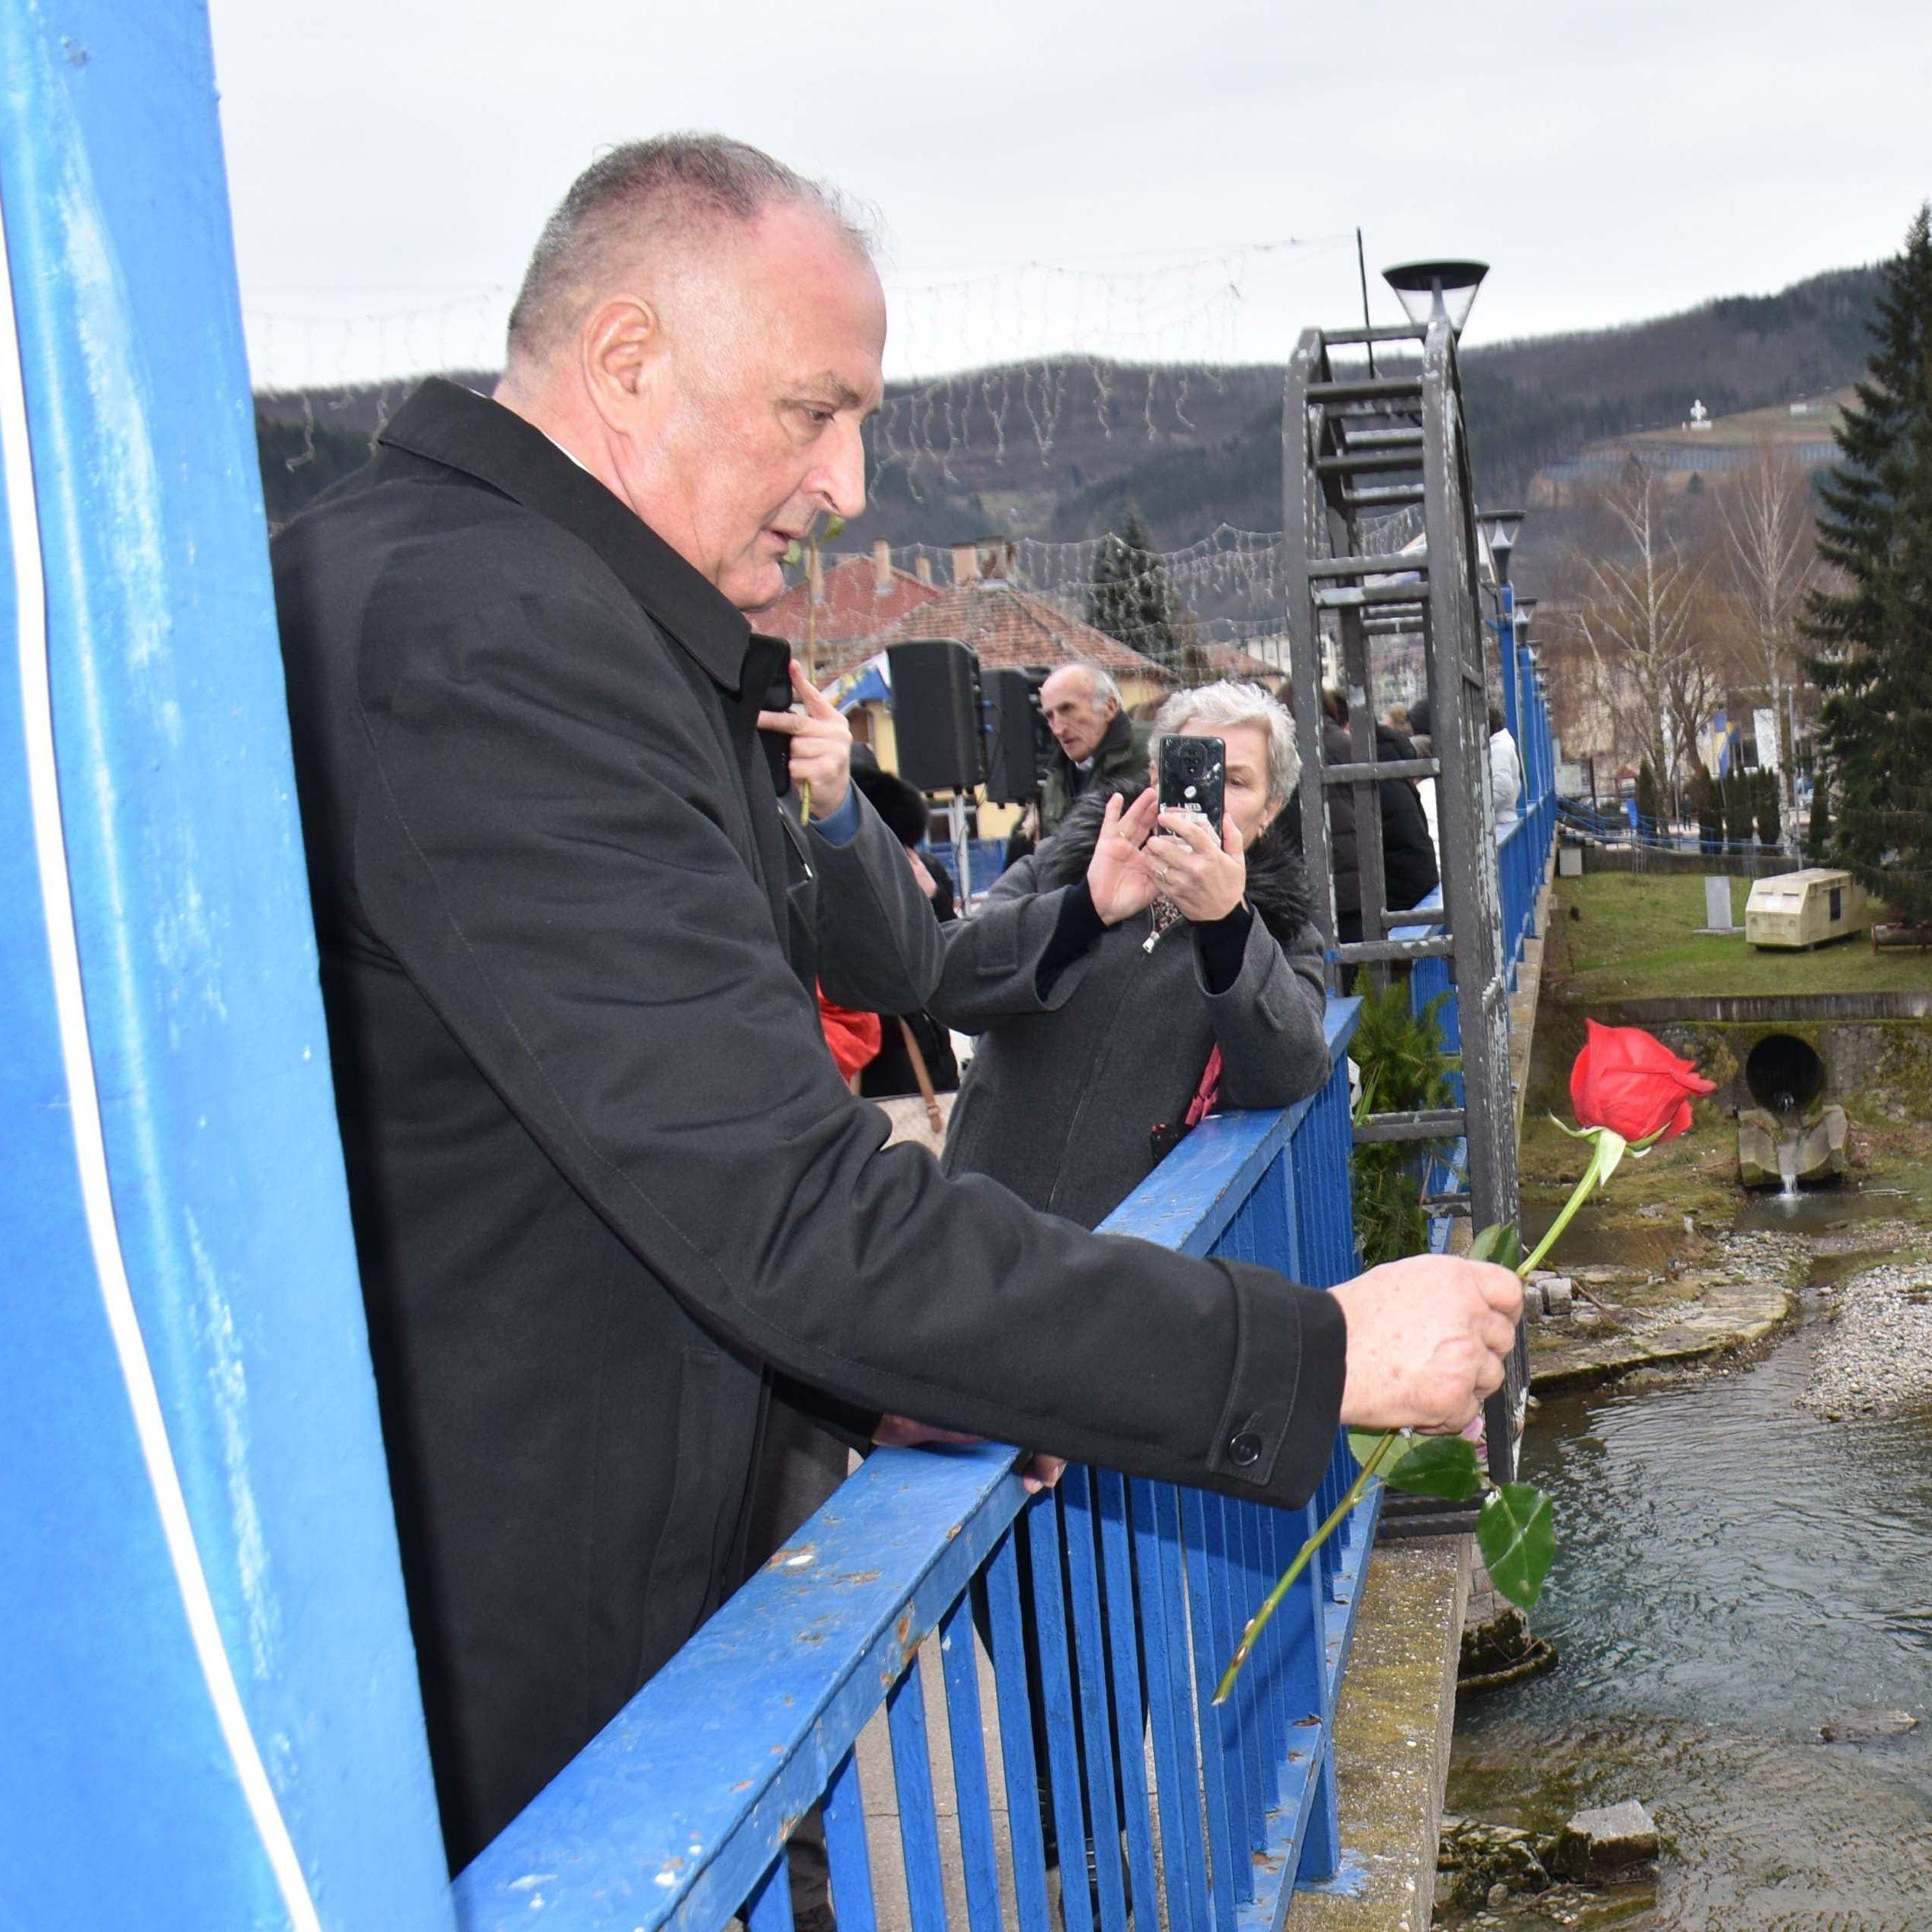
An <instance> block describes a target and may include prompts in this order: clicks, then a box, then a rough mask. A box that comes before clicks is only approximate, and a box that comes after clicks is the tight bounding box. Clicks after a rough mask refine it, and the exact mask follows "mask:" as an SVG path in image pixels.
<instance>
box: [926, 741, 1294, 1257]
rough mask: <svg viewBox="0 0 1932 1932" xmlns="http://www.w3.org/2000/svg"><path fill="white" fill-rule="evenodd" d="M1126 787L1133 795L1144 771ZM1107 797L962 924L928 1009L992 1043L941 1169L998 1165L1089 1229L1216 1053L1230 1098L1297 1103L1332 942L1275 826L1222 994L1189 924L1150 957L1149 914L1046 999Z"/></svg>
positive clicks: (953, 933)
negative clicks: (1326, 946) (1069, 899)
mask: <svg viewBox="0 0 1932 1932" xmlns="http://www.w3.org/2000/svg"><path fill="white" fill-rule="evenodd" d="M1119 789H1120V790H1121V792H1122V793H1123V796H1126V797H1127V798H1130V799H1131V798H1133V796H1136V795H1137V794H1138V793H1140V792H1142V791H1143V790H1144V789H1146V780H1145V779H1144V778H1143V780H1141V781H1140V782H1139V783H1136V784H1132V785H1129V786H1123V787H1120V788H1119ZM1110 795H1111V788H1110V789H1109V790H1108V791H1105V792H1101V793H1090V794H1089V795H1088V796H1086V797H1084V798H1083V799H1081V800H1080V801H1079V802H1078V804H1076V805H1075V807H1074V809H1073V810H1072V811H1071V812H1070V813H1069V814H1068V817H1067V819H1066V822H1065V824H1064V825H1062V827H1061V828H1060V830H1059V831H1058V833H1057V834H1056V835H1055V836H1054V837H1053V838H1051V839H1049V840H1048V841H1047V842H1046V843H1045V844H1044V845H1042V847H1041V848H1039V851H1037V852H1036V853H1035V854H1032V857H1029V858H1026V859H1023V860H1022V861H1020V862H1019V864H1017V865H1016V866H1014V867H1011V868H1010V870H1007V872H1005V873H1004V874H1002V875H1001V877H1000V880H999V881H998V883H997V884H996V885H995V886H994V888H993V890H992V891H991V892H990V893H988V894H987V899H986V903H984V906H981V909H980V910H979V911H978V912H977V913H974V915H973V916H972V917H971V919H966V920H964V921H962V922H961V923H960V924H959V925H956V926H954V927H953V928H951V929H950V931H949V932H948V935H947V943H946V968H945V976H944V977H943V978H942V980H941V981H940V985H939V990H938V993H937V994H935V995H934V996H933V999H932V1010H933V1011H934V1012H935V1013H936V1014H937V1015H938V1016H939V1017H941V1018H942V1019H944V1020H945V1022H946V1023H947V1024H948V1025H949V1026H954V1027H956V1028H958V1029H959V1030H960V1031H961V1032H971V1033H977V1034H979V1035H980V1036H981V1038H980V1040H979V1043H978V1046H977V1050H976V1051H975V1052H974V1055H973V1059H972V1063H971V1065H970V1066H968V1068H967V1070H966V1077H965V1079H964V1082H963V1083H962V1084H961V1088H960V1093H959V1098H958V1101H957V1102H955V1104H954V1107H953V1114H952V1120H951V1124H950V1126H949V1127H948V1132H947V1136H946V1148H945V1169H946V1172H948V1174H957V1173H972V1174H988V1175H992V1176H993V1178H994V1179H995V1180H997V1181H1000V1182H1003V1184H1004V1185H1007V1187H1010V1188H1012V1189H1013V1191H1014V1192H1015V1193H1016V1194H1017V1195H1019V1197H1020V1198H1022V1199H1023V1200H1024V1201H1030V1202H1032V1204H1033V1205H1034V1206H1035V1207H1042V1208H1045V1209H1046V1210H1048V1211H1049V1212H1051V1213H1053V1214H1065V1216H1067V1217H1068V1219H1069V1220H1076V1221H1078V1222H1079V1223H1080V1224H1081V1226H1082V1227H1093V1226H1094V1225H1095V1224H1097V1223H1098V1222H1099V1221H1101V1220H1103V1219H1104V1218H1105V1217H1106V1216H1107V1214H1110V1212H1111V1211H1113V1209H1114V1208H1115V1207H1118V1206H1119V1205H1120V1202H1121V1201H1123V1200H1124V1199H1125V1198H1126V1197H1127V1195H1130V1194H1131V1193H1132V1192H1133V1190H1134V1189H1135V1188H1136V1187H1137V1186H1139V1184H1140V1183H1141V1182H1143V1180H1145V1179H1146V1178H1147V1176H1148V1175H1149V1174H1150V1173H1151V1172H1152V1171H1153V1168H1154V1151H1153V1146H1152V1130H1153V1129H1154V1128H1155V1127H1156V1126H1162V1125H1166V1126H1172V1125H1174V1124H1175V1123H1178V1122H1179V1121H1180V1120H1182V1119H1183V1118H1184V1117H1185V1114H1186V1112H1187V1108H1188V1102H1189V1101H1190V1100H1191V1099H1192V1097H1194V1094H1195V1091H1196V1090H1197V1089H1198V1087H1199V1085H1200V1084H1201V1074H1202V1071H1203V1070H1204V1068H1205V1067H1206V1066H1207V1058H1208V1055H1209V1053H1210V1052H1211V1050H1212V1049H1214V1047H1215V1046H1217V1045H1218V1046H1219V1047H1220V1050H1221V1058H1222V1068H1221V1078H1220V1102H1221V1104H1222V1105H1223V1106H1224V1107H1287V1106H1289V1105H1291V1104H1292V1103H1293V1102H1295V1101H1298V1100H1300V1099H1301V1098H1302V1097H1303V1096H1304V1095H1305V1094H1311V1093H1313V1092H1314V1091H1315V1089H1316V1088H1318V1087H1319V1086H1321V1084H1322V1082H1323V1081H1325V1080H1326V1079H1327V1078H1328V1071H1329V1068H1328V1049H1327V1042H1326V1040H1325V1039H1324V1036H1323V1032H1322V1016H1323V1014H1324V1011H1325V1010H1326V1007H1327V994H1326V992H1325V990H1324V987H1323V984H1322V976H1321V939H1320V938H1319V935H1318V934H1317V933H1316V932H1315V929H1314V927H1313V926H1312V925H1310V924H1309V923H1308V902H1307V894H1306V890H1305V887H1304V884H1303V882H1302V864H1301V859H1300V857H1299V855H1298V853H1297V852H1296V851H1295V849H1294V847H1293V844H1292V842H1291V841H1289V839H1288V838H1286V837H1285V836H1284V835H1282V833H1281V832H1280V831H1278V830H1277V829H1276V828H1270V829H1269V831H1268V832H1266V833H1265V834H1264V835H1263V836H1262V837H1261V838H1259V839H1257V840H1256V841H1255V844H1254V845H1253V848H1251V849H1250V852H1249V854H1248V887H1247V898H1248V902H1249V903H1250V906H1253V909H1254V911H1255V913H1256V917H1255V918H1254V919H1253V920H1252V921H1251V922H1250V924H1249V926H1248V931H1247V938H1246V945H1245V947H1244V948H1243V952H1242V955H1241V963H1240V971H1238V973H1237V974H1236V975H1235V977H1234V980H1233V984H1231V985H1230V986H1229V987H1227V990H1225V991H1224V992H1220V993H1212V994H1211V993H1210V992H1209V991H1208V990H1207V982H1206V981H1205V979H1204V977H1203V974H1202V969H1201V961H1200V958H1199V957H1198V951H1197V946H1198V940H1197V938H1196V936H1195V934H1194V932H1193V929H1192V928H1191V927H1190V926H1189V925H1188V923H1187V922H1186V921H1185V919H1183V920H1180V921H1178V922H1176V923H1175V924H1174V925H1171V926H1169V928H1168V929H1167V930H1166V931H1165V932H1164V933H1162V935H1161V936H1160V938H1159V939H1158V940H1156V942H1155V943H1154V945H1153V947H1152V950H1151V951H1149V950H1148V948H1147V945H1146V942H1147V940H1148V938H1149V935H1150V932H1151V930H1152V922H1151V920H1150V919H1149V916H1148V915H1147V914H1146V913H1143V914H1141V915H1140V916H1139V917H1138V918H1136V919H1127V920H1124V921H1123V922H1121V923H1120V925H1114V926H1109V927H1108V928H1107V929H1105V931H1104V932H1101V934H1100V935H1099V936H1098V937H1097V938H1096V939H1095V940H1094V942H1093V943H1092V945H1091V946H1089V947H1088V949H1087V951H1085V953H1084V954H1083V955H1081V957H1080V958H1078V959H1076V960H1075V961H1074V962H1073V963H1072V964H1071V965H1070V966H1068V967H1067V968H1065V971H1062V972H1061V973H1060V974H1058V977H1055V978H1054V979H1053V980H1052V981H1051V983H1050V984H1049V986H1048V987H1047V989H1046V990H1045V992H1044V993H1042V990H1040V985H1039V968H1040V964H1041V958H1042V954H1043V953H1045V951H1046V949H1047V947H1048V945H1049V942H1050V941H1051V940H1052V937H1053V935H1054V932H1055V929H1056V927H1057V926H1058V923H1059V920H1060V917H1061V911H1062V902H1063V901H1064V900H1065V898H1066V896H1067V895H1068V893H1071V892H1075V891H1078V890H1084V887H1083V886H1082V885H1081V881H1082V880H1084V878H1085V877H1086V873H1087V866H1088V861H1089V860H1090V859H1091V857H1093V852H1094V842H1095V841H1096V839H1097V837H1098V835H1099V831H1100V826H1101V819H1102V816H1103V815H1104V812H1105V811H1106V809H1107V798H1108V796H1110ZM1278 823H1279V822H1278Z"/></svg>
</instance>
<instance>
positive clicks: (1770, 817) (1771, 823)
mask: <svg viewBox="0 0 1932 1932" xmlns="http://www.w3.org/2000/svg"><path fill="white" fill-rule="evenodd" d="M1751 792H1752V797H1753V799H1755V801H1756V803H1757V808H1758V843H1759V844H1760V845H1775V844H1777V843H1778V837H1779V834H1780V832H1781V830H1782V825H1781V820H1780V819H1779V815H1778V775H1777V773H1775V772H1772V771H1766V770H1759V771H1757V772H1755V773H1753V774H1752V780H1751Z"/></svg>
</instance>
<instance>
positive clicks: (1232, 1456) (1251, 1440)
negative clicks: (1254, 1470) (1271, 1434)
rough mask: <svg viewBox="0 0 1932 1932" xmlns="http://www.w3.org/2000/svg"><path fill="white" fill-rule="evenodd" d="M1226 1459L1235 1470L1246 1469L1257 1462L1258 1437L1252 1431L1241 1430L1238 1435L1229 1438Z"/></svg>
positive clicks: (1258, 1451) (1258, 1457)
mask: <svg viewBox="0 0 1932 1932" xmlns="http://www.w3.org/2000/svg"><path fill="white" fill-rule="evenodd" d="M1227 1459H1228V1460H1229V1461H1230V1462H1231V1463H1232V1464H1233V1465H1234V1467H1236V1468H1237V1469H1247V1468H1250V1467H1252V1466H1253V1464H1256V1463H1258V1462H1259V1461H1260V1460H1261V1438H1260V1437H1259V1436H1258V1435H1256V1434H1255V1432H1254V1431H1253V1430H1252V1429H1243V1431H1241V1433H1240V1434H1239V1435H1236V1436H1230V1437H1229V1438H1228V1442H1227Z"/></svg>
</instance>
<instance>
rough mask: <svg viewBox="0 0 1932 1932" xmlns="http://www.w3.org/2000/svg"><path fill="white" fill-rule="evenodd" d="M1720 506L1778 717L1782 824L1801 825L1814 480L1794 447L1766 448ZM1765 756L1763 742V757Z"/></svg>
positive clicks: (1748, 654) (1752, 654) (1748, 646)
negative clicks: (1800, 696) (1797, 748)
mask: <svg viewBox="0 0 1932 1932" xmlns="http://www.w3.org/2000/svg"><path fill="white" fill-rule="evenodd" d="M1717 511H1718V515H1719V517H1720V518H1721V519H1722V520H1723V528H1724V543H1725V548H1726V551H1727V552H1728V553H1729V561H1730V567H1731V576H1732V579H1733V582H1734V584H1735V585H1736V590H1737V595H1738V599H1739V607H1740V608H1739V615H1740V617H1741V618H1742V626H1741V628H1742V644H1743V654H1744V656H1745V658H1746V662H1747V663H1749V666H1750V668H1751V673H1752V676H1753V678H1754V679H1761V680H1762V682H1763V684H1764V686H1765V689H1766V690H1767V691H1768V692H1769V694H1770V696H1771V708H1772V714H1773V715H1774V716H1775V718H1776V719H1777V721H1778V725H1777V730H1778V745H1777V754H1778V794H1779V796H1780V797H1781V799H1782V801H1783V806H1784V809H1783V812H1782V814H1781V818H1782V822H1783V823H1785V825H1794V824H1795V823H1796V822H1797V794H1796V792H1795V790H1794V778H1795V776H1796V774H1795V773H1794V771H1793V770H1792V763H1793V760H1792V750H1793V747H1792V744H1791V715H1790V711H1791V707H1790V702H1789V701H1790V698H1791V693H1792V692H1794V690H1795V689H1796V687H1797V683H1798V681H1799V673H1798V665H1799V653H1800V649H1801V645H1802V643H1803V637H1802V634H1801V630H1800V627H1799V626H1800V621H1801V618H1803V616H1804V598H1805V593H1806V592H1807V591H1808V590H1809V589H1810V588H1811V587H1812V585H1813V584H1814V582H1816V580H1817V549H1816V546H1815V544H1814V536H1813V523H1812V516H1811V492H1810V484H1809V481H1807V478H1806V476H1805V473H1804V468H1803V466H1802V465H1801V464H1800V463H1799V462H1797V459H1796V458H1795V457H1794V456H1793V455H1791V452H1789V451H1788V450H1782V449H1775V448H1774V447H1772V446H1760V448H1759V450H1758V452H1757V453H1756V457H1755V460H1754V461H1753V462H1752V464H1751V465H1750V466H1749V468H1746V470H1744V471H1743V472H1742V473H1741V474H1740V475H1739V478H1738V480H1737V481H1736V482H1734V483H1733V484H1731V485H1729V486H1728V487H1727V488H1725V489H1724V490H1723V491H1720V493H1719V494H1718V498H1717ZM1763 755H1764V754H1763V750H1762V747H1761V748H1760V750H1759V759H1760V760H1761V761H1762V758H1763Z"/></svg>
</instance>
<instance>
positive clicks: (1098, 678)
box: [1015, 664, 1147, 857]
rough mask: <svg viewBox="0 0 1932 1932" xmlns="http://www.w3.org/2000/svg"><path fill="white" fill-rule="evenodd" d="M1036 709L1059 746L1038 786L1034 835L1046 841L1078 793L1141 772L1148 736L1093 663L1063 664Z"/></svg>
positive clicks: (1042, 688) (1042, 691) (1043, 690)
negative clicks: (1039, 711)
mask: <svg viewBox="0 0 1932 1932" xmlns="http://www.w3.org/2000/svg"><path fill="white" fill-rule="evenodd" d="M1040 710H1041V712H1042V714H1043V715H1045V719H1046V723H1047V728H1048V730H1049V731H1052V734H1053V737H1054V741H1055V744H1057V745H1058V747H1059V748H1058V750H1056V751H1055V753H1054V754H1053V761H1052V765H1051V766H1050V767H1049V769H1048V771H1047V774H1046V780H1045V783H1044V784H1043V785H1042V786H1041V788H1040V799H1039V815H1038V836H1039V838H1049V837H1051V835H1052V834H1053V833H1055V832H1056V831H1058V830H1059V828H1060V823H1061V821H1062V819H1065V817H1066V815H1067V814H1068V812H1071V810H1072V809H1073V806H1074V801H1075V799H1078V798H1079V797H1080V796H1081V795H1082V794H1083V793H1086V792H1088V791H1090V790H1091V789H1094V788H1095V787H1099V788H1101V789H1105V788H1106V787H1107V786H1108V785H1110V784H1112V783H1115V782H1116V781H1117V780H1120V779H1122V778H1133V777H1136V776H1138V775H1139V773H1141V772H1143V771H1144V770H1146V767H1147V734H1146V732H1145V731H1143V730H1142V729H1140V728H1138V727H1137V726H1136V725H1135V723H1134V721H1133V719H1132V718H1129V717H1128V715H1126V712H1125V710H1123V708H1122V706H1121V703H1120V686H1118V685H1117V684H1116V683H1115V682H1113V679H1111V678H1110V677H1109V676H1107V673H1106V672H1104V671H1103V670H1102V669H1101V668H1100V667H1099V666H1097V665H1095V664H1062V666H1060V668H1059V669H1058V670H1057V671H1055V673H1053V675H1052V676H1051V677H1049V679H1047V681H1046V682H1045V683H1044V684H1043V685H1042V686H1040ZM1015 856H1016V857H1018V856H1020V855H1019V854H1016V855H1015Z"/></svg>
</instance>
